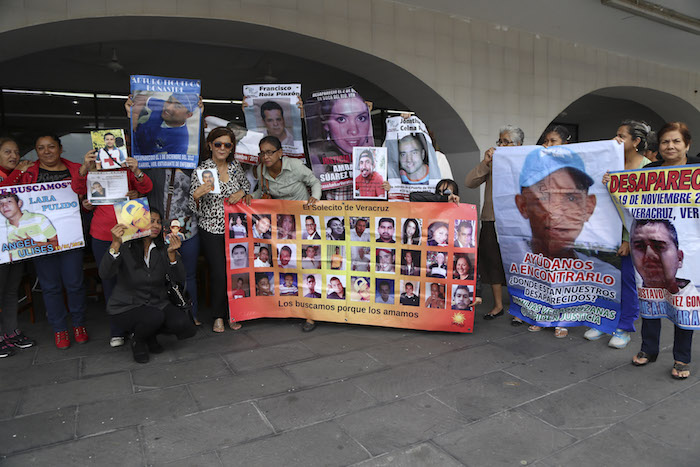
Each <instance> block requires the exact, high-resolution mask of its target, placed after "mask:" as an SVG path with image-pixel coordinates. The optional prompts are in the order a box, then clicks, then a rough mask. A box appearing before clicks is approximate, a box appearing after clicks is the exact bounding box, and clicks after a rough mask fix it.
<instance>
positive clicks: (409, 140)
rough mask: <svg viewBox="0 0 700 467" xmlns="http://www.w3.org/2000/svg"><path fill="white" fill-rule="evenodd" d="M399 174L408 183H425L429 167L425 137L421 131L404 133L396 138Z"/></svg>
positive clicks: (427, 178)
mask: <svg viewBox="0 0 700 467" xmlns="http://www.w3.org/2000/svg"><path fill="white" fill-rule="evenodd" d="M397 144H398V150H399V176H400V177H401V182H402V183H405V184H409V185H418V184H421V185H427V184H428V182H429V174H430V167H429V164H428V151H426V149H425V148H426V142H425V138H424V137H423V135H422V134H421V133H414V134H410V135H406V136H404V137H402V138H400V139H399V140H398V143H397Z"/></svg>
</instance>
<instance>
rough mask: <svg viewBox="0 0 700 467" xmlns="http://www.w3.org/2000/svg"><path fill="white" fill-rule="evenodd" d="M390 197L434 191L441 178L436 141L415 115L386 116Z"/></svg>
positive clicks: (397, 199) (399, 197) (406, 199)
mask: <svg viewBox="0 0 700 467" xmlns="http://www.w3.org/2000/svg"><path fill="white" fill-rule="evenodd" d="M384 146H386V147H387V153H388V163H387V166H388V177H389V184H390V185H391V190H390V191H389V199H390V200H393V201H408V200H409V197H410V195H411V193H412V192H414V191H430V192H434V191H435V187H436V186H437V184H438V182H439V181H440V179H441V178H442V177H441V174H440V167H438V163H437V157H436V155H435V148H434V147H433V141H432V140H431V139H430V135H428V129H427V128H426V127H425V124H423V122H422V121H421V120H420V119H419V118H418V117H416V116H415V115H414V116H411V117H409V118H403V117H390V118H387V119H386V140H385V141H384Z"/></svg>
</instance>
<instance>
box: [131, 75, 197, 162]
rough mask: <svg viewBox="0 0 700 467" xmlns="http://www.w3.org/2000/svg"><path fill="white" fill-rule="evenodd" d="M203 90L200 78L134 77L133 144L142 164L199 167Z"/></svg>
mask: <svg viewBox="0 0 700 467" xmlns="http://www.w3.org/2000/svg"><path fill="white" fill-rule="evenodd" d="M201 90H202V86H201V84H200V82H199V80H193V79H184V78H162V77H159V76H144V75H134V76H131V94H132V99H133V102H134V105H133V107H132V108H131V147H132V152H133V155H134V157H135V158H136V160H138V162H139V167H141V168H143V169H150V168H155V167H175V168H180V169H194V168H195V167H197V164H198V161H199V133H200V122H201V117H202V114H201V110H200V108H199V105H198V104H199V96H200V94H201Z"/></svg>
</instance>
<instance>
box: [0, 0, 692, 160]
mask: <svg viewBox="0 0 700 467" xmlns="http://www.w3.org/2000/svg"><path fill="white" fill-rule="evenodd" d="M142 15H145V16H149V15H153V16H161V17H163V16H165V17H169V16H174V17H197V18H216V19H230V20H236V21H242V22H249V23H253V24H258V25H264V26H271V27H274V28H279V29H284V30H288V31H292V32H296V33H300V34H305V35H309V36H312V37H315V38H319V39H324V40H327V41H331V42H335V43H338V44H342V45H345V46H349V47H352V48H355V49H358V50H360V51H363V52H366V53H369V54H372V55H375V56H377V57H380V58H383V59H385V60H387V61H390V62H392V63H395V64H397V65H399V66H401V67H403V68H404V69H406V70H407V71H408V72H410V73H412V74H413V75H415V76H416V77H418V78H419V79H420V80H422V81H423V82H424V83H425V84H426V85H428V86H430V87H431V88H433V89H434V90H436V91H437V92H438V93H439V94H440V95H441V96H442V97H443V98H444V99H445V100H446V101H447V102H449V103H450V104H451V105H452V106H453V107H454V109H455V110H456V112H457V113H458V114H459V116H460V117H461V118H462V119H463V121H464V123H465V124H466V126H467V127H468V128H469V130H470V131H471V133H472V136H473V137H474V139H475V140H476V142H477V144H478V146H479V148H480V150H481V151H483V150H484V149H486V148H488V147H489V146H491V145H492V144H493V142H494V141H495V139H496V137H497V135H496V129H497V128H498V127H499V126H500V125H502V124H503V123H512V124H515V125H518V126H521V127H522V128H523V130H524V131H525V134H526V143H534V142H535V141H536V139H537V136H539V133H540V132H541V131H542V130H543V129H544V127H545V126H546V125H547V124H548V123H549V122H550V121H551V120H552V119H553V118H554V117H556V116H557V114H558V113H559V112H561V111H562V110H563V109H564V108H566V107H567V106H568V105H569V104H570V103H572V102H573V101H575V100H576V99H577V98H579V97H581V96H583V95H585V94H587V93H589V92H591V91H594V90H597V89H600V88H605V87H611V86H639V87H646V88H651V89H655V90H658V91H663V92H666V93H669V94H672V95H674V96H677V97H678V98H681V99H683V100H685V101H687V102H688V103H690V104H691V105H692V106H694V107H695V109H700V95H698V93H697V92H694V91H695V90H697V89H698V88H700V74H697V73H692V72H689V71H684V70H678V69H671V68H668V67H664V66H661V65H657V64H654V63H649V62H645V61H644V60H641V59H638V58H634V57H625V56H620V55H618V54H615V53H610V52H606V51H604V50H599V49H594V48H590V47H584V46H580V45H577V44H573V43H569V42H565V41H563V40H560V39H557V38H552V37H539V36H537V35H534V34H530V33H527V32H521V31H517V30H513V29H508V30H506V29H505V28H502V27H500V26H495V25H492V24H488V23H484V22H479V21H474V20H471V21H467V20H462V19H460V18H451V17H450V16H448V15H445V14H442V13H436V12H432V11H426V10H420V9H412V8H409V7H407V6H405V5H401V4H397V3H393V2H389V1H386V0H325V1H324V0H296V1H293V0H267V1H263V0H260V1H248V0H120V1H118V2H117V1H106V0H64V1H53V0H5V1H3V2H1V3H0V35H1V34H2V33H3V32H8V31H12V30H16V29H20V28H23V27H27V26H33V25H40V24H46V23H51V22H57V21H63V20H68V19H78V18H95V17H105V16H107V17H108V16H142ZM593 29H594V27H593ZM593 33H594V32H593ZM0 37H1V36H0ZM192 39H193V40H197V41H200V40H206V38H192ZM660 40H662V38H660ZM85 41H86V42H96V41H99V38H86V39H85ZM52 44H53V42H52V38H51V37H47V38H46V44H45V47H44V48H45V49H50V48H52V47H55V45H52ZM3 48H5V52H4V55H5V56H4V57H0V61H1V60H2V59H7V57H8V55H11V54H12V52H11V50H10V49H11V46H10V44H5V45H4V47H3ZM388 91H389V92H391V90H390V89H388ZM698 130H700V128H699V129H698Z"/></svg>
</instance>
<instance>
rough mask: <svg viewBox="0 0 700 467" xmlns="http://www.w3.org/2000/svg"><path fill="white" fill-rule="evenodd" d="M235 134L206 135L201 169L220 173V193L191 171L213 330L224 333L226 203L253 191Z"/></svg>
mask: <svg viewBox="0 0 700 467" xmlns="http://www.w3.org/2000/svg"><path fill="white" fill-rule="evenodd" d="M235 150H236V137H235V136H234V135H233V132H232V131H231V130H229V129H228V128H225V127H219V128H214V129H213V130H212V131H211V132H210V133H209V135H208V136H207V153H206V156H205V158H204V160H202V162H201V163H200V164H199V167H198V169H210V170H216V171H217V172H218V174H219V185H220V188H221V190H220V193H212V191H213V190H214V185H213V184H212V183H211V182H207V183H200V182H199V178H198V177H197V171H196V170H195V171H194V172H193V173H192V178H191V183H190V199H189V208H190V210H191V211H192V212H194V213H195V214H197V217H198V226H199V235H200V239H201V242H200V245H201V247H202V250H203V252H204V257H205V258H206V260H207V265H208V266H209V272H210V275H209V277H210V278H211V301H212V317H213V318H214V326H213V328H212V330H213V331H214V332H218V333H221V332H224V319H228V315H229V313H228V295H227V292H226V257H225V256H224V255H223V254H221V252H222V251H224V234H225V233H226V229H227V225H226V218H225V215H224V203H225V202H226V203H230V204H235V203H237V202H238V201H240V200H241V199H243V197H244V196H246V194H247V193H248V192H249V191H250V182H249V181H248V179H247V178H246V176H245V172H244V171H243V169H242V168H241V165H240V164H239V163H238V162H237V161H236V160H235V159H234V154H235ZM229 325H230V326H231V329H233V330H237V329H240V328H241V325H240V323H234V322H233V321H229Z"/></svg>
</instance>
